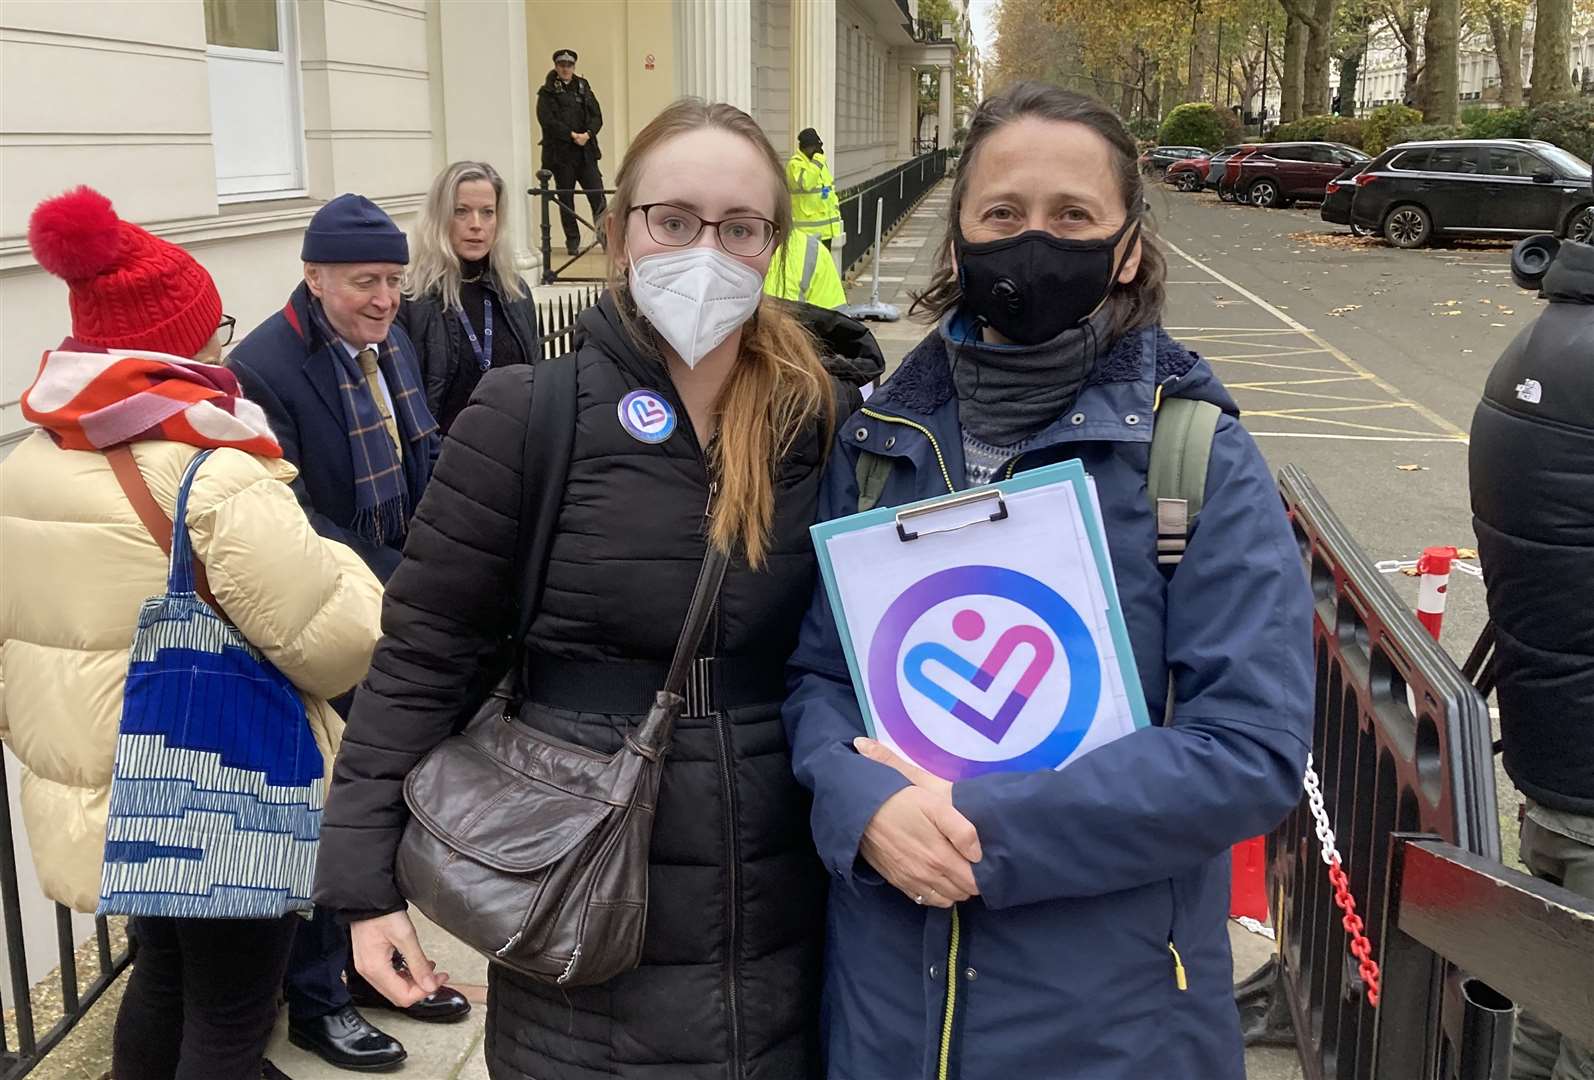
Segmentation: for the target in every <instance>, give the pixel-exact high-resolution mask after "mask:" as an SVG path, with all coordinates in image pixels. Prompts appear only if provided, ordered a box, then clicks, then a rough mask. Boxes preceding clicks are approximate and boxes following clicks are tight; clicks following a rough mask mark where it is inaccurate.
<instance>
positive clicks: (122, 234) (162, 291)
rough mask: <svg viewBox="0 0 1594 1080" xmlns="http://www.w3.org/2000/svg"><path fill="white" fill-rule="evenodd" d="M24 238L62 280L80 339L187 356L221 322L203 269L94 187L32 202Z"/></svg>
mask: <svg viewBox="0 0 1594 1080" xmlns="http://www.w3.org/2000/svg"><path fill="white" fill-rule="evenodd" d="M28 244H29V246H30V247H32V248H33V255H34V258H36V259H38V260H39V265H40V266H42V267H44V268H45V269H46V270H48V271H49V272H50V273H52V274H54V275H55V276H56V277H58V278H62V279H64V280H65V281H66V283H67V287H68V288H69V289H70V290H71V305H72V336H73V337H74V338H77V339H78V340H79V341H82V342H84V343H86V344H90V345H98V346H100V347H102V348H107V349H135V350H146V351H151V352H162V353H169V354H171V355H173V356H181V357H185V358H187V357H192V356H194V354H196V353H198V352H199V350H200V349H202V348H204V346H205V343H206V342H207V341H209V340H210V338H211V335H212V334H214V333H215V332H216V327H217V326H218V325H219V324H220V323H221V296H220V295H219V294H218V293H217V292H216V283H215V282H214V281H212V280H211V279H210V274H209V273H207V272H206V271H205V268H204V267H203V266H200V265H199V263H197V262H195V261H194V257H193V256H192V255H190V254H188V252H186V251H184V250H183V249H182V248H180V247H178V246H177V245H176V244H169V243H167V242H166V241H165V240H162V239H160V238H159V237H156V236H151V235H150V234H149V233H147V232H145V231H144V230H143V229H141V228H139V227H138V226H137V225H133V224H130V223H129V222H126V221H123V220H122V219H120V218H118V217H117V216H116V211H115V210H113V209H112V208H111V200H109V199H107V198H106V197H105V196H104V195H101V194H100V193H99V192H97V191H95V190H94V189H92V188H88V187H80V188H78V189H77V190H75V191H69V192H67V193H66V194H65V195H58V196H56V197H55V198H53V199H46V200H45V201H44V202H42V203H40V204H39V205H38V206H37V207H35V208H34V211H33V217H32V218H31V219H30V220H29V222H28Z"/></svg>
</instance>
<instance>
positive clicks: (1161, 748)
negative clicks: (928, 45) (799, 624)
mask: <svg viewBox="0 0 1594 1080" xmlns="http://www.w3.org/2000/svg"><path fill="white" fill-rule="evenodd" d="M1141 185H1142V181H1141V178H1140V176H1139V175H1138V173H1137V171H1136V165H1135V152H1134V142H1133V140H1132V139H1131V138H1130V137H1129V135H1128V133H1127V132H1126V131H1125V130H1124V128H1123V125H1122V123H1121V122H1120V121H1119V120H1118V118H1117V117H1116V116H1115V115H1114V114H1113V113H1112V112H1111V111H1110V110H1109V109H1107V108H1106V107H1105V106H1103V105H1101V104H1100V103H1099V102H1096V101H1094V100H1092V99H1090V98H1087V97H1084V96H1082V95H1079V94H1074V93H1072V92H1069V91H1065V90H1059V89H1057V88H1055V87H1051V86H1045V85H1041V84H1037V83H1021V84H1019V85H1017V86H1015V87H1013V88H1012V89H1010V90H1008V91H1006V92H1004V93H1003V94H1001V95H999V96H998V97H995V98H993V99H990V100H987V101H986V102H984V103H983V104H982V105H981V106H980V107H979V109H978V110H977V112H976V113H975V115H974V118H973V121H972V123H971V125H970V129H969V134H968V140H967V142H966V143H965V148H964V156H963V161H962V163H961V165H960V166H959V168H958V175H957V178H956V180H955V181H954V183H953V187H952V194H951V200H950V214H949V220H950V223H951V224H950V228H949V231H950V236H949V237H948V246H947V248H946V249H945V250H944V251H943V252H942V255H941V258H940V260H939V263H938V265H937V269H936V273H935V276H934V278H933V279H932V284H931V286H930V288H929V289H928V290H927V291H926V293H925V294H924V295H923V296H922V297H920V298H919V303H920V304H921V305H922V307H923V308H925V309H927V311H928V313H929V314H930V315H932V316H934V317H936V318H938V319H939V324H938V326H937V328H936V330H935V331H934V332H933V333H932V334H931V335H930V336H929V337H928V338H926V339H925V340H924V341H923V342H922V343H921V344H920V345H919V346H918V347H917V348H916V349H915V350H914V351H913V353H911V354H910V355H909V356H908V358H907V359H906V360H905V361H904V362H903V364H902V366H901V367H900V368H899V369H898V370H897V371H896V372H894V373H893V374H892V376H891V378H890V379H888V380H887V381H886V383H885V384H884V386H882V387H881V389H880V390H879V391H877V392H876V393H875V395H874V396H873V397H872V398H871V399H870V402H869V404H868V405H867V406H865V407H864V408H863V409H862V410H860V411H859V412H857V413H855V414H853V416H852V417H850V418H849V419H847V420H846V421H845V422H843V423H842V425H841V426H840V434H839V437H838V442H837V445H836V447H835V448H834V449H833V451H832V453H831V457H830V462H829V464H828V466H827V471H826V476H825V484H824V489H823V491H822V493H821V496H820V517H821V518H822V519H829V518H836V517H841V516H845V515H847V514H851V513H853V512H854V511H855V510H856V509H858V502H859V479H858V476H859V473H858V467H859V455H860V453H868V454H872V455H877V456H879V457H881V458H884V459H887V460H889V462H890V465H891V468H890V472H889V473H888V474H887V475H886V478H885V484H884V488H883V490H882V491H881V492H880V498H879V505H881V506H892V505H901V504H904V503H910V502H913V501H915V500H920V499H925V498H928V497H931V496H936V495H944V494H946V493H947V492H949V491H951V490H953V489H956V488H962V487H965V486H967V485H972V484H978V483H982V482H984V481H986V480H988V479H990V478H992V477H995V476H998V475H1001V476H1006V475H1010V474H1011V473H1013V472H1015V471H1025V470H1029V469H1032V468H1037V467H1040V466H1044V465H1048V464H1052V463H1055V462H1058V461H1062V460H1067V459H1077V460H1078V461H1080V462H1081V463H1082V464H1083V465H1084V467H1085V470H1086V471H1087V472H1088V473H1089V474H1090V475H1091V476H1092V477H1093V478H1094V480H1095V485H1096V489H1097V492H1098V494H1099V496H1100V503H1101V511H1102V519H1103V525H1104V528H1105V531H1106V534H1107V539H1108V544H1109V548H1110V556H1111V561H1112V568H1113V572H1114V576H1115V578H1116V582H1117V589H1118V594H1119V597H1120V600H1121V603H1122V608H1123V611H1124V615H1125V619H1126V621H1127V624H1128V634H1129V641H1130V644H1131V646H1132V648H1133V652H1134V658H1135V662H1136V665H1137V667H1138V671H1139V675H1140V686H1138V687H1131V688H1130V692H1131V693H1135V692H1139V693H1142V694H1144V698H1145V702H1146V704H1147V706H1148V707H1149V711H1150V712H1151V714H1152V715H1153V717H1154V720H1153V723H1152V726H1149V727H1145V728H1142V729H1139V730H1136V731H1134V732H1133V733H1131V734H1129V735H1126V736H1124V737H1122V738H1120V739H1117V740H1116V741H1113V742H1110V743H1107V744H1105V745H1102V746H1100V747H1098V748H1096V749H1095V750H1092V751H1091V752H1089V753H1087V754H1085V755H1084V756H1083V757H1081V758H1079V759H1078V760H1075V761H1073V762H1072V763H1070V764H1069V765H1067V766H1066V768H1064V769H1063V770H1062V771H1061V772H1056V771H1050V770H1047V771H1038V772H988V773H985V774H983V775H980V776H977V777H974V778H972V779H967V780H960V781H958V782H956V783H949V782H947V781H945V780H941V779H939V778H938V777H935V776H933V775H931V774H929V773H927V772H925V771H924V770H922V769H919V768H917V767H915V766H914V765H912V764H910V763H909V762H907V761H905V760H903V759H902V758H900V757H898V756H897V755H896V754H894V753H893V752H892V751H891V750H889V749H887V748H886V747H885V746H883V745H882V744H880V743H877V742H874V741H872V740H869V739H867V738H863V736H864V733H865V727H864V723H863V719H862V716H861V714H860V711H859V706H858V698H857V695H856V694H855V692H854V688H853V685H852V682H851V679H850V676H849V674H848V666H847V661H846V659H845V656H844V652H843V648H842V644H841V641H840V638H839V634H838V630H837V627H836V623H835V619H834V618H833V615H832V612H831V610H830V608H829V605H828V603H827V601H826V598H825V593H824V591H823V590H819V591H818V592H816V595H815V599H814V603H813V607H812V609H811V611H810V613H809V616H808V618H807V620H806V621H805V622H804V624H803V631H802V636H801V639H800V641H799V644H798V648H797V651H796V654H795V656H794V657H793V659H792V684H793V685H792V694H791V696H790V698H789V699H788V701H787V704H786V708H785V721H786V726H787V731H788V734H789V737H790V740H791V743H792V757H793V761H794V763H795V767H796V769H797V775H798V777H799V778H800V779H801V780H802V782H803V784H804V785H806V786H807V787H809V788H810V789H811V790H812V791H813V793H814V809H813V821H812V825H813V832H814V837H815V840H816V841H817V844H818V849H819V854H820V857H821V858H822V859H823V860H824V863H825V865H826V867H827V868H828V869H829V870H830V873H831V877H832V880H831V889H830V901H829V920H828V937H827V945H826V964H825V991H824V995H825V1004H824V1016H825V1020H826V1030H825V1045H826V1051H827V1053H828V1058H829V1070H830V1072H829V1075H830V1076H832V1077H835V1078H838V1080H839V1078H842V1077H845V1078H849V1080H852V1078H859V1080H862V1078H870V1080H874V1078H884V1077H890V1078H892V1080H908V1078H911V1077H920V1078H925V1080H931V1078H935V1080H939V1078H945V1077H957V1078H959V1080H1009V1078H1012V1077H1019V1076H1036V1077H1039V1076H1044V1077H1047V1078H1049V1080H1145V1078H1147V1077H1163V1076H1167V1077H1174V1076H1177V1077H1189V1078H1191V1080H1195V1078H1199V1080H1243V1077H1244V1075H1245V1065H1244V1060H1243V1058H1244V1049H1243V1046H1242V1042H1241V1036H1240V1025H1239V1016H1238V1013H1237V1011H1236V1008H1235V1004H1234V996H1233V967H1232V960H1231V957H1230V953H1229V939H1228V933H1227V930H1226V920H1227V915H1228V902H1229V858H1228V853H1229V848H1230V847H1231V846H1232V845H1233V844H1235V843H1237V842H1238V841H1240V840H1243V839H1245V838H1247V837H1251V836H1255V835H1257V834H1259V833H1263V832H1266V831H1268V830H1269V829H1270V828H1272V827H1273V826H1274V825H1275V824H1277V823H1278V821H1279V820H1281V819H1282V818H1283V817H1284V815H1285V814H1286V813H1287V812H1288V811H1289V810H1290V808H1291V807H1292V806H1294V805H1295V803H1296V801H1297V800H1298V798H1299V795H1300V790H1301V780H1302V775H1303V772H1304V766H1305V762H1306V755H1307V749H1308V746H1309V740H1310V724H1311V717H1312V701H1313V683H1312V639H1311V594H1310V592H1309V590H1308V587H1307V583H1306V576H1305V573H1304V570H1303V568H1302V565H1301V560H1300V556H1299V554H1298V552H1297V550H1296V548H1295V545H1294V543H1293V541H1292V539H1291V533H1290V527H1289V524H1288V522H1287V521H1286V519H1285V516H1284V513H1283V511H1282V509H1281V507H1280V505H1279V499H1278V495H1277V493H1276V491H1275V489H1274V486H1273V482H1272V479H1271V478H1270V476H1269V474H1268V469H1267V465H1266V464H1265V463H1264V461H1263V459H1262V455H1261V453H1260V452H1259V451H1258V450H1257V447H1256V445H1255V443H1254V442H1253V441H1252V440H1251V437H1250V436H1249V435H1248V434H1247V433H1246V431H1245V429H1244V428H1242V427H1241V426H1240V423H1239V421H1238V419H1237V416H1236V414H1237V410H1236V408H1235V405H1234V402H1233V401H1232V400H1231V399H1230V397H1229V395H1228V394H1227V393H1226V392H1225V391H1224V389H1223V387H1222V386H1221V385H1219V383H1218V380H1217V378H1216V377H1215V376H1214V375H1213V373H1212V370H1211V369H1210V368H1209V367H1208V366H1207V364H1206V362H1205V361H1203V360H1202V359H1200V358H1199V357H1197V356H1196V355H1194V354H1193V353H1191V352H1190V351H1188V350H1187V349H1185V348H1184V347H1182V346H1181V345H1179V344H1178V343H1177V342H1176V341H1174V340H1173V339H1172V338H1170V337H1169V336H1168V335H1167V334H1166V333H1165V332H1164V331H1163V330H1162V328H1161V326H1160V325H1159V324H1160V319H1161V315H1162V308H1163V295H1164V293H1163V282H1164V275H1165V272H1166V271H1165V265H1166V264H1165V262H1164V260H1163V257H1162V255H1161V253H1160V251H1159V250H1158V248H1157V244H1156V241H1155V239H1154V237H1153V236H1152V235H1151V233H1150V231H1149V228H1150V222H1148V221H1147V220H1146V219H1145V217H1144V194H1143V189H1142V186H1141ZM1059 241H1065V242H1066V243H1059ZM999 282H1005V284H1004V285H1003V286H1002V288H1000V289H996V288H993V285H995V284H996V283H999ZM1037 298H1044V301H1045V302H1044V303H1034V302H1031V301H1033V300H1034V299H1037ZM1010 301H1013V302H1010ZM1175 396H1177V397H1187V398H1196V399H1199V400H1202V401H1208V402H1212V403H1214V404H1216V405H1218V406H1220V407H1221V409H1222V412H1223V415H1222V417H1221V418H1220V420H1219V422H1218V425H1217V430H1216V434H1215V436H1214V438H1213V441H1212V446H1211V460H1210V464H1209V466H1208V469H1207V473H1206V486H1205V504H1204V506H1203V508H1202V509H1201V511H1200V516H1199V518H1197V519H1196V524H1195V526H1194V528H1193V530H1192V531H1191V532H1190V535H1189V537H1188V547H1187V549H1186V551H1185V553H1184V556H1183V561H1182V562H1181V563H1180V564H1179V565H1178V566H1177V567H1176V568H1174V569H1172V572H1171V573H1167V572H1166V571H1165V569H1164V568H1163V567H1161V566H1159V563H1158V535H1157V534H1158V527H1157V524H1158V523H1157V520H1156V515H1155V514H1154V513H1153V510H1152V508H1151V506H1150V504H1149V502H1148V499H1147V495H1146V488H1147V477H1146V470H1147V462H1148V448H1149V443H1150V440H1151V437H1152V428H1153V426H1154V424H1155V423H1156V415H1157V408H1158V404H1159V401H1160V400H1161V398H1162V397H1175ZM1165 702H1166V703H1167V705H1168V708H1167V712H1166V715H1163V713H1164V708H1163V706H1164V703H1165Z"/></svg>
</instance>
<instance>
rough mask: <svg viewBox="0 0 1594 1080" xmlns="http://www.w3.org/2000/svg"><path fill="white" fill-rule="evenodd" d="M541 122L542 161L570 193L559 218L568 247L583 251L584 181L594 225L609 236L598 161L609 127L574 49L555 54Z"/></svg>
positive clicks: (541, 97)
mask: <svg viewBox="0 0 1594 1080" xmlns="http://www.w3.org/2000/svg"><path fill="white" fill-rule="evenodd" d="M537 123H538V124H539V125H540V126H541V127H542V167H543V168H545V169H547V170H548V171H549V172H551V173H553V185H554V187H556V188H559V189H561V190H562V191H563V192H564V194H562V195H558V196H556V198H558V200H559V219H560V222H561V223H562V224H563V225H564V229H565V250H566V251H567V252H568V253H569V254H571V255H576V254H579V253H580V251H581V229H580V227H579V226H578V225H577V223H576V204H575V188H576V186H577V185H578V184H579V185H580V187H581V190H582V191H583V192H585V193H586V196H587V205H588V206H590V207H592V224H593V230H594V231H595V232H596V233H597V234H598V242H599V243H602V242H603V240H604V233H605V229H604V224H603V208H604V206H605V205H606V202H605V199H604V195H603V174H602V173H600V172H599V171H598V161H599V159H601V158H602V157H603V152H602V151H601V150H599V149H598V131H599V130H600V129H601V128H602V127H603V110H602V109H601V108H599V107H598V97H597V95H596V94H594V93H593V92H592V84H591V83H589V82H587V80H585V79H583V78H582V77H581V76H580V75H577V74H576V53H575V50H574V49H560V50H559V51H558V52H556V53H554V54H553V70H552V71H550V72H548V77H547V78H546V79H544V80H543V83H542V86H541V87H539V88H538V90H537Z"/></svg>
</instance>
